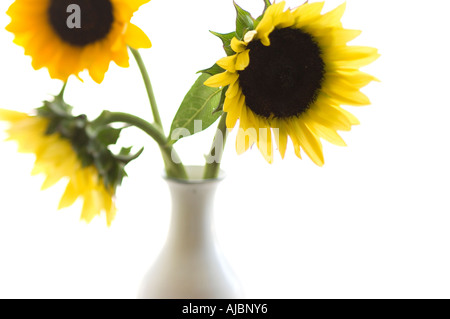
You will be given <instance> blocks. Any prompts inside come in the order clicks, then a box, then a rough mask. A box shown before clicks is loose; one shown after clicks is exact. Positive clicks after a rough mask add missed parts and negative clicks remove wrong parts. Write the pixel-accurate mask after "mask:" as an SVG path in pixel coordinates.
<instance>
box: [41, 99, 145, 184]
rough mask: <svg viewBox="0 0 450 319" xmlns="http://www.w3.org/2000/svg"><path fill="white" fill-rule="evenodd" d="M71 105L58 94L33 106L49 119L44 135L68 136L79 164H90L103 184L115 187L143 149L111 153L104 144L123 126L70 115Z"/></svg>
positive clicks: (86, 165) (112, 141)
mask: <svg viewBox="0 0 450 319" xmlns="http://www.w3.org/2000/svg"><path fill="white" fill-rule="evenodd" d="M72 109H73V108H72V107H71V106H70V105H68V104H67V103H65V102H64V100H63V99H62V96H61V95H59V96H56V97H55V99H54V100H53V101H45V102H44V104H43V106H42V107H40V108H38V109H37V115H38V116H39V117H42V118H46V119H47V120H48V121H49V124H48V127H47V130H46V134H47V135H51V134H59V135H60V136H61V138H64V139H66V140H68V141H69V142H70V144H71V146H72V148H73V150H74V151H75V152H76V154H77V156H78V159H79V161H80V163H81V165H82V167H88V166H91V165H94V166H95V168H96V169H97V172H98V174H99V177H100V178H101V179H102V180H103V183H104V185H105V187H106V188H107V189H109V190H115V189H116V187H117V186H119V185H120V184H121V183H122V180H123V178H124V177H125V176H127V174H126V172H125V166H126V165H127V164H128V163H129V162H131V161H133V160H135V159H136V158H138V157H139V156H140V155H141V154H142V151H143V149H141V150H140V151H139V152H138V153H137V154H135V155H130V152H131V148H130V149H129V150H128V151H126V150H124V149H122V151H121V152H120V153H119V155H114V154H113V153H112V152H111V151H110V150H109V148H108V146H109V145H115V144H116V143H117V141H118V139H119V137H120V133H121V131H122V130H123V129H124V128H113V127H111V126H110V125H102V124H101V121H98V122H97V123H100V125H97V124H96V123H94V122H89V120H88V118H87V116H86V115H84V114H82V115H79V116H73V115H72ZM102 114H106V112H104V113H102ZM101 117H102V115H100V118H101Z"/></svg>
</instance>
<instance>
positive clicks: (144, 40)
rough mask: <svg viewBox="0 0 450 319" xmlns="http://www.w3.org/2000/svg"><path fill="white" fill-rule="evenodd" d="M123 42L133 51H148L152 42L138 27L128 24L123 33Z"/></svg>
mask: <svg viewBox="0 0 450 319" xmlns="http://www.w3.org/2000/svg"><path fill="white" fill-rule="evenodd" d="M125 42H126V43H127V44H128V45H129V46H130V47H132V48H133V49H149V48H151V47H152V42H151V41H150V39H149V38H148V37H147V35H146V34H145V33H144V31H142V30H141V29H140V28H139V27H138V26H136V25H134V24H132V23H130V24H129V25H128V27H127V31H126V32H125Z"/></svg>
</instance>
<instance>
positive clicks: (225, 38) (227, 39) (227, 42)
mask: <svg viewBox="0 0 450 319" xmlns="http://www.w3.org/2000/svg"><path fill="white" fill-rule="evenodd" d="M209 32H211V33H212V34H214V35H215V36H216V37H218V38H219V39H220V40H222V43H223V49H224V50H225V52H226V54H227V56H230V55H234V54H236V52H234V51H233V50H232V49H231V40H232V39H233V38H234V37H235V36H236V32H234V31H233V32H230V33H225V34H223V33H217V32H214V31H209Z"/></svg>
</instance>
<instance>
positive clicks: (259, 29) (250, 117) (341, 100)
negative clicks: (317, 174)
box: [205, 1, 379, 166]
mask: <svg viewBox="0 0 450 319" xmlns="http://www.w3.org/2000/svg"><path fill="white" fill-rule="evenodd" d="M323 5H324V3H323V2H314V3H305V4H303V5H301V6H300V7H297V8H296V9H287V10H286V11H285V2H284V1H282V2H280V3H277V4H273V5H270V3H269V2H268V1H266V6H267V8H266V10H265V12H264V14H263V15H262V16H261V17H260V18H258V19H256V20H254V19H253V18H251V17H250V19H251V20H252V22H251V24H252V25H253V26H254V28H253V29H252V28H250V30H249V31H247V32H245V33H243V35H244V36H243V37H242V39H238V38H237V37H233V38H232V40H231V42H230V46H231V49H232V54H228V55H229V56H228V57H225V58H223V59H221V60H219V61H218V62H217V65H218V66H220V67H221V68H222V69H224V70H225V72H222V73H219V74H216V75H214V76H212V77H211V78H209V79H208V80H207V81H206V82H205V85H207V86H211V87H227V86H228V87H227V91H226V98H225V101H224V106H223V110H224V111H225V112H226V113H227V123H226V124H227V127H228V128H229V129H232V128H234V127H235V125H236V122H237V120H238V119H239V123H240V129H239V131H238V136H237V144H236V145H237V151H238V153H243V152H245V151H247V150H248V148H249V147H250V146H251V145H253V144H254V143H256V144H257V146H258V148H259V150H260V151H261V153H262V154H263V155H264V157H265V159H266V160H267V161H268V162H272V161H273V146H272V130H273V134H275V140H276V142H277V144H278V149H279V151H280V154H281V156H282V157H283V158H284V156H285V152H286V147H287V142H288V136H289V137H290V139H291V140H292V142H293V145H294V149H295V153H296V155H297V156H298V157H299V158H301V152H300V149H303V151H304V152H305V153H306V154H307V155H308V156H309V157H310V158H311V159H312V161H313V162H314V163H316V164H317V165H319V166H322V165H323V164H324V157H323V152H322V143H321V141H320V138H324V139H325V140H328V141H329V142H331V143H334V144H336V145H342V146H343V145H345V142H344V141H343V139H342V138H341V137H340V136H339V135H338V133H337V131H338V130H343V131H349V130H350V129H351V126H352V125H356V124H359V121H358V120H357V119H356V118H355V116H353V115H352V114H350V113H349V112H347V111H346V110H344V109H342V108H341V107H340V105H341V104H346V105H353V106H360V105H367V104H370V101H369V99H368V98H367V97H366V96H365V95H364V94H363V93H361V92H360V89H361V88H362V87H364V86H366V85H367V84H369V83H370V82H371V81H374V80H376V78H374V77H373V76H371V75H368V74H366V73H363V72H361V71H359V68H360V67H362V66H365V65H367V64H369V63H371V62H373V61H374V60H376V59H377V58H378V57H379V54H378V53H377V50H376V49H374V48H369V47H361V46H347V42H349V41H350V40H353V39H354V38H356V37H357V36H358V35H359V34H360V31H356V30H347V29H344V28H343V27H342V23H341V22H340V20H341V17H342V15H343V14H344V11H345V4H343V5H341V6H339V7H337V8H336V9H334V10H332V11H330V12H328V13H326V14H323V15H322V14H321V11H322V8H323ZM241 11H242V10H241ZM238 13H239V10H238ZM271 129H272V130H271Z"/></svg>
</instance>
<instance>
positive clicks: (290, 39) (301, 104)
mask: <svg viewBox="0 0 450 319" xmlns="http://www.w3.org/2000/svg"><path fill="white" fill-rule="evenodd" d="M269 38H270V46H267V47H266V46H264V45H263V44H262V43H261V42H260V41H259V40H258V41H252V42H250V43H249V45H248V49H250V64H249V65H248V67H247V68H246V69H245V70H244V71H240V72H239V83H240V86H241V88H242V92H243V94H244V95H245V101H246V104H247V106H248V107H249V108H250V109H251V110H252V111H253V112H254V113H255V114H257V115H260V116H263V117H266V118H267V117H270V116H271V115H273V116H275V117H277V118H288V117H292V116H299V115H301V114H303V113H304V112H305V111H307V110H308V109H309V107H310V106H311V105H312V104H313V103H314V102H315V101H316V99H317V96H318V94H319V92H320V89H321V88H322V82H323V79H324V75H325V64H324V62H323V59H322V52H321V50H320V48H319V45H318V44H317V42H316V41H315V40H314V38H313V37H312V36H311V35H310V34H308V33H306V32H304V31H302V30H299V29H292V28H285V29H276V30H274V31H273V32H272V33H271V34H270V36H269Z"/></svg>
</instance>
